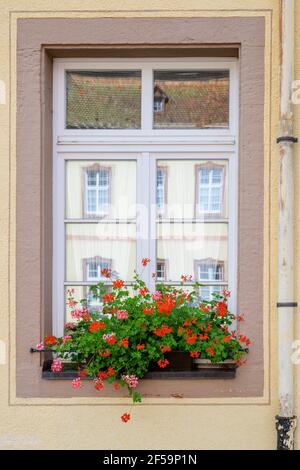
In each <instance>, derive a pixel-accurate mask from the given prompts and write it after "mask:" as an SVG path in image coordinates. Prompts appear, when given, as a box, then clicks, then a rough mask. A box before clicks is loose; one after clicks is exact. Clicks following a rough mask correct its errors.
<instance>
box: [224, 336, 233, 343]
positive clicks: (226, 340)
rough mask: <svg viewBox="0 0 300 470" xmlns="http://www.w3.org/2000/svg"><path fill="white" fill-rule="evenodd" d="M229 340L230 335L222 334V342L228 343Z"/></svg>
mask: <svg viewBox="0 0 300 470" xmlns="http://www.w3.org/2000/svg"><path fill="white" fill-rule="evenodd" d="M230 340H231V336H224V338H223V342H224V343H230Z"/></svg>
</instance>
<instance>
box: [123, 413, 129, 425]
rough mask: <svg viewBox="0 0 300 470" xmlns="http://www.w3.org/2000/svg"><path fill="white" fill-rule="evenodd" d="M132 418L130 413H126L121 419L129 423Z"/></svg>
mask: <svg viewBox="0 0 300 470" xmlns="http://www.w3.org/2000/svg"><path fill="white" fill-rule="evenodd" d="M130 418H131V416H130V413H124V414H123V415H122V416H121V420H122V421H123V423H127V422H128V421H129V420H130Z"/></svg>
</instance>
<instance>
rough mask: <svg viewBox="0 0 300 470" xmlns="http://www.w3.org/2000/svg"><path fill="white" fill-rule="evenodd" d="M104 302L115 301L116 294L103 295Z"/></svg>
mask: <svg viewBox="0 0 300 470" xmlns="http://www.w3.org/2000/svg"><path fill="white" fill-rule="evenodd" d="M102 300H103V302H113V301H114V300H115V296H114V294H104V295H103V296H102Z"/></svg>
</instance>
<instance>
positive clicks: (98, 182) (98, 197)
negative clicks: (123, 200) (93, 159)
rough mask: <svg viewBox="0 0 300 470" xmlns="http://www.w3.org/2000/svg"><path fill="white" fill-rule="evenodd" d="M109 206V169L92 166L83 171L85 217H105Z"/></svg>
mask: <svg viewBox="0 0 300 470" xmlns="http://www.w3.org/2000/svg"><path fill="white" fill-rule="evenodd" d="M110 205H111V168H109V167H101V166H99V165H93V166H92V167H90V168H87V169H86V170H85V214H84V215H85V217H105V216H108V215H109V212H110Z"/></svg>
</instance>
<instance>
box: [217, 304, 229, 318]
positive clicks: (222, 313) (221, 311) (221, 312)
mask: <svg viewBox="0 0 300 470" xmlns="http://www.w3.org/2000/svg"><path fill="white" fill-rule="evenodd" d="M217 313H218V317H226V315H227V304H226V303H225V302H223V301H221V302H218V306H217Z"/></svg>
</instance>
